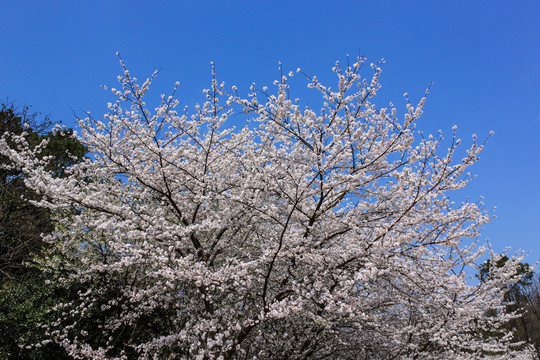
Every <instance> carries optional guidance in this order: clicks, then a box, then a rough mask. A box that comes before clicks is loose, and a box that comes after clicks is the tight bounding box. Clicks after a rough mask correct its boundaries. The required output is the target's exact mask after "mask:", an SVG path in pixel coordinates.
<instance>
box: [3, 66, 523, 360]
mask: <svg viewBox="0 0 540 360" xmlns="http://www.w3.org/2000/svg"><path fill="white" fill-rule="evenodd" d="M363 62H364V60H363V59H358V61H357V62H356V63H354V64H350V65H349V64H347V66H346V67H345V68H342V67H341V66H340V65H339V64H336V66H335V68H334V72H335V73H336V75H337V78H338V81H337V84H336V86H335V87H334V88H330V87H328V86H325V85H323V84H321V83H320V82H319V81H318V80H317V79H316V78H315V77H313V78H310V77H309V76H308V79H309V80H308V81H309V83H308V86H309V87H310V88H314V89H315V90H316V92H317V93H318V94H320V95H321V96H322V101H321V105H322V108H321V109H320V110H313V109H310V108H308V107H302V106H300V105H299V101H293V100H291V99H290V98H289V93H290V91H289V85H288V82H289V79H290V78H291V77H292V75H293V74H292V73H291V74H289V75H288V76H282V77H281V79H280V80H279V81H277V82H276V83H275V85H276V87H277V90H276V92H275V93H270V92H269V90H268V89H267V88H263V89H260V90H257V89H255V88H252V92H251V93H250V94H249V96H248V97H247V98H242V97H239V96H238V95H237V94H236V90H235V89H233V90H232V94H229V93H227V92H226V91H225V87H224V85H223V84H221V85H220V84H218V83H217V81H216V79H215V74H214V77H213V82H212V86H211V88H210V89H209V90H206V91H205V95H206V98H207V99H206V101H205V102H204V103H203V104H201V105H196V106H195V108H194V111H193V113H191V114H189V113H185V114H179V113H177V111H176V110H175V107H176V106H177V104H178V101H177V100H176V99H174V97H172V96H171V97H166V96H163V97H162V102H161V104H160V105H159V106H157V107H155V108H154V109H153V110H150V109H149V108H148V107H147V106H146V103H145V100H144V96H145V94H146V92H147V91H148V88H149V85H150V83H151V80H152V79H148V80H147V81H145V82H144V83H143V84H142V85H139V84H138V83H137V81H136V79H135V78H133V77H132V76H131V75H130V74H129V72H128V71H127V69H125V67H124V74H123V76H122V77H120V84H121V89H120V90H117V89H111V91H112V92H113V94H115V95H116V96H117V97H118V101H117V102H115V103H111V104H110V105H109V113H107V114H105V116H104V118H103V119H101V120H96V119H83V120H80V122H79V126H80V129H81V133H80V136H81V137H80V138H79V139H80V141H81V142H82V143H83V144H84V145H85V146H87V147H88V149H89V151H90V152H91V153H92V157H91V158H87V159H84V161H82V162H80V163H77V164H74V165H73V166H71V167H70V168H69V170H68V171H66V176H65V177H57V176H55V174H54V173H53V172H51V171H50V170H49V166H50V162H49V159H47V158H44V157H42V156H41V155H40V148H39V147H34V148H33V147H32V146H31V145H30V144H29V142H28V141H27V140H26V139H25V138H24V137H22V136H12V137H11V138H10V140H9V141H11V142H12V144H11V145H10V143H9V141H8V139H7V138H6V137H4V138H2V140H0V152H1V153H2V154H3V155H5V156H8V157H9V158H10V159H11V160H12V161H13V162H14V163H15V164H16V165H17V168H18V169H21V170H22V171H23V172H24V173H25V176H26V184H27V186H29V187H31V188H32V189H33V190H34V191H36V192H38V193H40V194H43V195H44V198H43V200H42V201H41V202H40V205H41V206H44V207H46V208H48V209H53V210H54V211H55V213H56V214H57V221H58V222H57V226H56V231H55V232H54V233H51V234H50V235H49V236H48V237H47V241H48V242H49V243H51V244H53V245H54V247H53V250H54V253H51V255H50V256H49V257H48V259H46V260H45V261H44V266H45V267H46V268H47V269H48V271H51V272H56V273H58V284H57V286H59V287H65V288H68V289H73V288H74V287H75V288H76V287H77V286H80V288H79V290H77V291H76V292H75V293H76V294H77V296H76V298H74V299H72V300H71V301H65V302H62V303H61V304H58V306H57V307H56V311H58V319H57V320H56V321H54V322H52V323H51V324H50V325H49V328H48V331H49V334H50V336H51V339H53V340H54V341H56V342H57V343H58V344H61V345H62V346H63V347H64V348H65V349H66V350H67V351H68V352H69V354H71V355H73V356H76V357H79V358H88V359H96V358H104V359H126V358H129V359H132V358H142V359H146V358H156V359H173V358H182V359H184V358H193V359H209V358H217V359H251V358H276V359H277V358H283V359H285V358H288V359H308V358H309V359H323V358H327V359H332V358H333V359H388V358H410V359H412V358H424V359H441V358H453V359H458V358H460V359H466V358H478V357H479V356H482V355H485V354H494V355H497V356H498V357H500V358H505V357H506V358H508V357H512V356H515V355H516V351H518V350H519V349H514V343H512V341H511V334H509V333H508V332H507V331H506V330H505V329H504V328H503V327H502V325H503V324H505V323H506V322H508V321H509V320H510V319H512V318H513V317H514V316H513V315H512V314H508V313H507V311H506V308H505V306H504V305H503V304H502V301H501V300H502V299H503V297H504V294H505V292H506V291H507V289H508V288H509V287H511V286H512V285H513V284H514V283H515V282H516V281H517V279H516V278H515V276H513V275H514V274H515V272H516V268H517V267H518V266H519V263H520V261H521V258H509V259H508V260H507V261H506V263H505V264H504V265H503V266H501V267H499V268H494V269H493V270H492V271H491V276H490V278H489V279H487V280H486V281H483V282H481V283H479V284H469V283H468V280H467V276H466V269H467V268H470V267H474V268H476V267H477V265H476V261H477V259H478V258H479V257H480V256H482V255H483V254H484V253H485V249H484V248H483V247H477V246H475V244H474V243H473V242H471V241H468V240H467V239H470V238H476V237H477V236H478V235H479V229H480V228H481V226H482V225H483V224H484V223H486V222H487V221H489V216H488V215H487V214H486V212H485V211H484V210H483V208H482V205H481V204H477V203H472V202H469V201H465V202H462V203H460V204H456V203H454V202H453V201H452V200H451V199H450V198H449V195H450V193H451V192H452V191H453V190H456V189H461V188H463V187H464V186H465V185H466V184H467V183H468V181H469V179H470V178H469V177H468V175H467V169H468V168H469V166H471V165H472V164H474V163H475V162H476V161H477V160H478V155H479V153H480V151H481V150H482V148H483V145H479V144H476V141H475V142H474V143H473V145H472V146H471V147H470V148H469V149H467V151H466V152H464V155H463V156H461V154H460V153H459V151H458V147H459V144H460V141H459V140H458V139H457V138H456V137H455V131H454V135H453V137H452V139H451V141H450V144H449V146H448V150H447V151H442V150H440V148H441V146H442V145H444V142H443V139H442V136H438V137H433V136H424V135H423V134H421V133H420V134H418V133H417V132H416V130H415V123H416V120H417V119H418V118H419V116H420V115H421V113H422V107H423V104H424V101H425V98H422V99H421V101H420V102H419V104H418V105H417V106H413V105H412V104H410V103H409V104H408V105H407V111H406V114H405V115H404V116H403V118H399V117H398V116H397V111H396V110H395V109H392V108H390V109H388V108H380V107H377V106H375V105H374V104H373V103H372V99H373V97H374V96H375V95H376V93H377V90H378V89H379V83H378V78H379V75H380V73H381V69H380V67H379V66H378V65H376V64H375V65H372V67H373V70H374V74H373V76H372V77H370V78H367V79H365V78H363V77H362V76H361V75H360V69H361V65H362V64H363ZM237 107H240V108H241V110H243V111H244V112H245V113H247V114H248V116H247V117H248V122H247V123H246V125H245V126H243V127H241V128H239V129H236V128H234V127H228V124H229V122H230V120H229V119H230V118H231V117H232V115H233V114H234V111H235V109H236V108H237ZM235 120H236V124H238V121H239V118H236V119H235ZM444 147H445V148H446V146H444ZM458 154H459V155H458ZM456 156H459V157H461V158H462V159H461V160H457V161H456V160H455V157H456ZM73 210H76V211H73ZM499 258H500V257H499V256H497V255H496V254H492V255H491V261H498V259H499ZM486 308H493V309H495V310H496V312H495V315H494V316H489V315H488V314H486V312H485V309H486ZM487 331H491V332H497V333H498V334H499V336H494V337H491V338H488V339H486V338H485V337H484V336H483V335H482V333H485V332H487ZM521 354H522V355H523V352H521ZM525 355H528V354H525Z"/></svg>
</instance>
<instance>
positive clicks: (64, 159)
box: [0, 103, 86, 360]
mask: <svg viewBox="0 0 540 360" xmlns="http://www.w3.org/2000/svg"><path fill="white" fill-rule="evenodd" d="M51 125H52V123H51V122H50V121H49V120H48V119H47V118H45V119H43V120H41V121H39V119H38V115H37V114H30V112H29V108H28V107H24V108H23V109H22V110H17V108H16V107H14V106H13V105H12V104H5V103H4V104H2V105H1V107H0V136H2V135H4V134H6V133H10V134H16V135H20V134H23V133H25V134H26V138H27V141H28V142H29V144H30V145H31V146H36V145H38V144H40V143H41V142H42V141H43V140H44V139H47V140H48V141H49V143H48V145H47V146H46V147H45V149H44V151H43V153H42V156H49V155H52V156H53V159H52V161H51V163H50V165H49V166H50V170H52V171H53V173H54V174H56V175H57V176H63V175H64V171H65V169H66V168H67V167H68V166H70V165H71V164H74V163H75V162H77V161H80V159H81V158H82V157H83V156H84V154H85V152H86V149H85V147H84V146H83V145H82V144H81V143H79V142H78V141H76V140H74V139H73V138H72V137H71V135H72V132H71V131H70V130H67V131H63V132H51V131H48V130H49V129H50V128H51ZM6 165H9V162H8V160H7V159H6V158H5V157H3V156H0V359H1V360H3V359H67V358H68V357H67V356H66V355H65V352H64V350H63V349H61V348H60V347H59V346H58V345H56V344H53V343H50V344H47V345H45V346H42V347H38V348H35V347H34V348H26V346H27V345H30V344H35V343H39V342H41V341H43V340H44V339H45V337H44V330H43V329H42V328H41V327H40V326H39V324H46V323H47V322H49V321H50V320H52V317H51V316H52V315H53V314H51V313H49V310H50V309H51V308H52V307H53V306H54V305H55V303H57V302H58V301H59V300H60V299H61V298H65V297H66V294H65V293H59V292H58V290H55V289H54V288H52V287H51V286H46V285H45V280H50V279H47V276H46V275H45V274H44V273H42V272H41V270H40V269H38V268H37V267H36V266H32V259H33V258H34V257H35V256H39V255H40V254H41V253H42V251H43V250H44V249H45V248H46V246H47V245H46V244H45V243H44V242H43V240H42V234H46V233H48V232H50V231H52V230H53V229H54V225H53V223H52V221H51V213H50V211H49V210H47V209H43V208H39V207H36V206H34V205H32V204H31V202H30V201H31V200H39V199H40V196H39V195H38V194H36V193H35V192H33V191H31V190H30V189H28V188H27V187H26V186H25V184H24V176H23V175H22V173H21V172H20V171H18V170H17V169H12V168H6ZM49 317H51V318H49Z"/></svg>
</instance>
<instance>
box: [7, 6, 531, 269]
mask: <svg viewBox="0 0 540 360" xmlns="http://www.w3.org/2000/svg"><path fill="white" fill-rule="evenodd" d="M0 11H1V12H2V15H3V16H2V21H1V22H0V98H1V99H2V100H5V99H6V98H9V99H10V100H11V101H14V102H15V103H16V104H19V105H23V104H27V105H32V107H33V109H34V110H35V111H39V112H42V113H44V114H46V115H48V116H50V117H51V119H53V120H55V121H62V122H63V123H64V124H66V125H67V126H73V125H74V115H73V113H72V109H73V111H75V112H76V113H77V114H79V115H81V116H82V115H83V113H84V112H85V111H90V112H91V113H92V114H93V116H95V117H99V116H100V115H101V114H102V113H103V112H104V111H105V106H106V103H107V101H111V100H112V98H111V96H110V95H109V94H108V93H107V92H105V91H104V90H103V89H101V88H100V85H103V84H107V85H115V82H116V76H117V75H118V74H119V73H120V70H121V69H120V67H119V64H118V59H117V57H116V56H115V53H116V52H117V51H119V52H120V53H121V55H122V57H123V58H124V60H125V61H126V63H127V65H128V67H129V68H130V70H131V72H132V73H133V74H134V75H136V76H137V77H139V78H145V77H146V76H148V75H150V74H151V72H152V71H154V70H155V69H161V72H160V75H159V78H158V79H157V81H156V82H155V86H154V91H155V92H156V94H159V93H161V92H167V91H168V90H169V89H171V88H172V86H173V84H174V82H175V81H176V80H178V81H180V82H181V84H182V85H181V89H180V91H179V96H180V102H181V104H187V105H193V104H194V103H195V102H196V101H200V100H201V91H202V89H203V88H205V87H207V86H208V85H209V79H210V65H209V64H210V61H214V62H215V63H216V67H217V72H218V78H219V79H220V80H223V81H225V82H226V83H227V84H228V85H233V84H234V85H237V86H238V88H239V91H240V92H244V93H247V91H248V87H249V84H251V82H256V83H257V84H258V85H260V86H263V85H270V84H271V83H272V81H273V80H274V79H276V78H278V77H279V72H278V70H277V68H278V62H279V61H283V63H284V68H285V69H286V70H295V69H296V68H297V67H301V68H302V70H304V71H305V72H306V73H309V74H313V75H317V76H318V77H319V78H322V79H332V77H331V73H330V68H331V67H332V66H333V64H334V62H335V61H336V60H344V59H345V56H346V54H351V55H352V56H354V55H357V54H358V53H361V54H364V55H365V56H366V57H367V58H368V60H369V61H377V60H379V59H381V58H385V59H386V64H385V65H384V67H383V75H382V78H381V82H382V85H383V88H382V90H381V93H380V95H381V96H380V99H379V101H380V102H379V103H380V104H381V105H383V106H386V105H387V103H388V101H390V100H393V101H394V102H395V103H396V104H403V97H402V94H403V93H404V92H408V93H409V94H410V97H411V99H412V100H413V101H417V100H418V99H419V98H420V97H421V96H422V95H423V94H424V91H425V89H426V87H427V86H428V84H429V83H430V82H433V86H432V87H431V93H430V95H429V97H428V101H427V104H426V106H425V112H424V116H423V117H422V119H421V120H420V122H419V125H418V127H419V128H420V129H422V130H425V131H427V132H436V131H437V130H438V129H442V130H443V131H444V132H445V133H446V134H448V135H450V133H451V127H452V125H454V124H456V125H458V136H459V137H461V138H462V139H463V141H464V143H465V144H470V142H471V135H472V134H473V133H476V134H478V136H479V138H480V139H483V138H484V137H486V136H487V135H488V133H489V131H490V130H493V131H495V135H494V136H493V137H492V138H491V139H490V140H489V143H488V146H487V148H486V150H485V151H484V152H483V153H482V155H481V161H480V162H479V163H478V164H477V165H476V166H475V167H474V168H473V169H472V171H473V172H474V173H475V174H476V175H477V178H476V179H475V180H474V181H473V182H472V183H471V185H470V186H469V188H468V189H467V190H466V191H465V193H466V194H468V195H469V196H470V198H471V199H473V200H477V199H479V198H480V196H482V195H483V196H484V197H485V200H484V202H485V204H486V207H487V208H488V209H492V208H493V207H495V206H496V207H497V209H496V210H495V215H496V216H497V219H495V220H494V221H493V222H492V223H490V224H488V225H487V226H486V227H485V230H484V232H483V236H482V238H489V239H490V241H491V242H492V244H493V248H494V249H495V250H497V251H500V250H502V249H504V248H505V247H507V246H510V247H512V251H514V250H518V249H522V250H524V251H526V252H528V253H530V255H529V256H528V258H527V261H528V262H529V263H535V262H536V261H538V260H540V231H538V227H539V226H540V210H539V206H540V181H539V179H540V141H538V136H539V134H540V106H538V105H539V104H540V97H539V95H540V67H539V59H540V19H539V17H540V2H538V1H536V0H535V1H532V0H531V1H520V0H516V1H499V0H491V1H470V0H469V1H461V0H458V1H429V2H428V1H423V2H420V1H397V0H396V1H367V0H365V1H363V0H357V1H290V0H289V1H266V2H263V1H139V0H137V1H135V0H132V1H112V0H94V1H89V0H88V1H67V0H65V1H54V0H49V1H35V0H26V1H3V2H2V3H1V5H0ZM366 75H367V73H366ZM306 100H307V99H306Z"/></svg>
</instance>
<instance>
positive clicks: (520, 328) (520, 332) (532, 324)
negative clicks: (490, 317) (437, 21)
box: [478, 256, 540, 359]
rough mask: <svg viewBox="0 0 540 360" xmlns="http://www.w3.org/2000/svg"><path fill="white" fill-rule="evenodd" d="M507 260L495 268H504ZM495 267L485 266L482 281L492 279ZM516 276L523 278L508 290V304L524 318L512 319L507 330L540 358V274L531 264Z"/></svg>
mask: <svg viewBox="0 0 540 360" xmlns="http://www.w3.org/2000/svg"><path fill="white" fill-rule="evenodd" d="M507 261H508V257H507V256H503V257H502V258H500V259H499V260H498V261H497V262H496V263H495V268H500V267H503V266H504V265H505V264H506V263H507ZM492 267H493V264H492V263H491V261H490V260H487V261H486V262H485V263H484V264H482V266H481V267H480V272H479V274H478V278H479V279H480V281H482V282H483V281H486V280H487V279H489V277H490V276H491V270H492ZM516 276H518V277H520V280H519V281H518V282H516V283H515V284H514V285H513V286H512V287H511V288H510V289H508V291H507V293H506V294H505V295H504V301H505V303H506V308H507V310H508V311H509V312H518V313H520V314H522V316H521V317H519V318H517V319H513V320H511V321H510V322H508V323H507V324H506V326H505V327H506V330H511V331H513V333H514V338H515V341H516V342H525V343H527V344H529V346H532V347H533V348H534V351H535V352H536V356H537V358H538V359H540V275H536V277H535V273H533V272H532V269H531V266H530V265H529V264H527V263H520V264H518V267H517V269H516ZM488 311H492V310H488Z"/></svg>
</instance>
